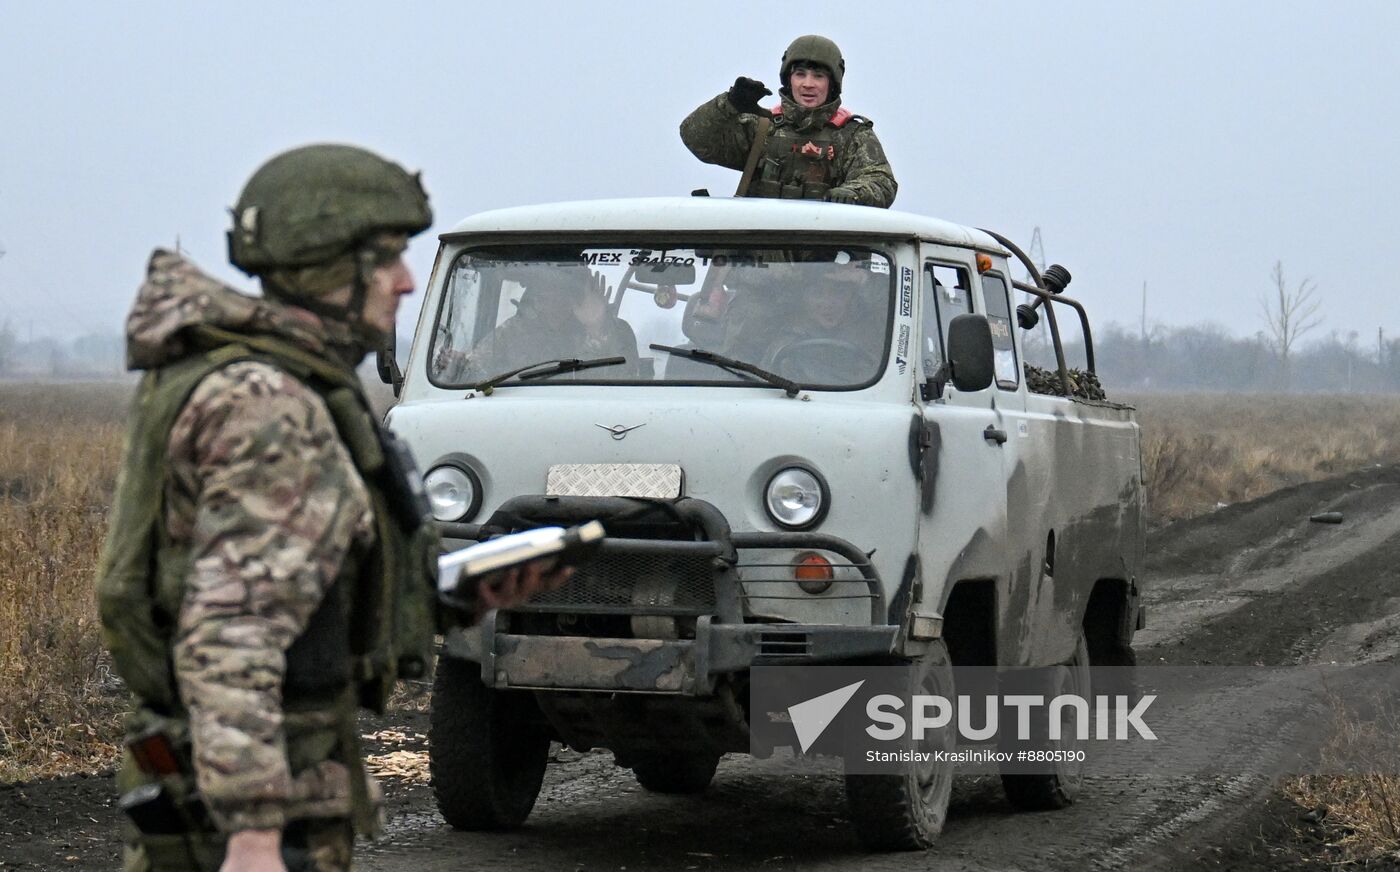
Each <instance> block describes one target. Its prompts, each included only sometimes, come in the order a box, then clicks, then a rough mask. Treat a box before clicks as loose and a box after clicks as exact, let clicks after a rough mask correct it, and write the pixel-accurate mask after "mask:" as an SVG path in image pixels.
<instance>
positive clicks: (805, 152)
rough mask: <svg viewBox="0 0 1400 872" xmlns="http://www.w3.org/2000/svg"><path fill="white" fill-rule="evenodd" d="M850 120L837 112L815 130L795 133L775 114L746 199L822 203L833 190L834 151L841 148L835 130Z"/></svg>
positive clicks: (781, 116)
mask: <svg viewBox="0 0 1400 872" xmlns="http://www.w3.org/2000/svg"><path fill="white" fill-rule="evenodd" d="M852 117H854V116H852V115H851V113H850V112H848V111H846V110H845V109H838V110H837V111H836V113H835V114H834V115H832V116H831V120H829V121H827V122H826V123H824V124H822V126H821V127H820V128H818V129H817V130H808V131H799V130H796V129H794V128H793V126H792V125H791V124H789V123H787V121H786V119H785V118H784V117H783V115H782V114H781V112H779V113H776V114H775V115H774V118H773V128H772V131H771V132H770V133H769V136H768V141H767V142H766V143H765V144H764V148H763V156H762V157H761V158H760V160H759V165H758V171H757V174H756V176H755V178H754V181H753V184H752V187H751V188H750V193H749V196H751V197H772V198H776V199H783V200H825V199H826V195H827V192H828V191H830V190H831V189H832V188H833V187H834V184H833V182H832V179H833V176H834V175H835V173H836V167H837V158H838V151H839V150H840V149H841V148H843V147H844V144H843V143H838V141H837V135H836V131H838V130H840V129H841V128H842V127H843V126H845V124H846V122H847V121H849V120H850V119H851V118H852Z"/></svg>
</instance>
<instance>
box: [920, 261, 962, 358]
mask: <svg viewBox="0 0 1400 872" xmlns="http://www.w3.org/2000/svg"><path fill="white" fill-rule="evenodd" d="M971 311H972V280H971V278H970V273H969V272H968V270H967V268H966V267H961V266H950V265H948V264H941V263H928V264H925V265H924V312H923V324H922V325H920V326H921V328H922V329H921V333H922V336H921V337H920V344H919V360H920V365H921V366H922V367H923V377H924V378H928V377H929V376H931V375H933V372H934V370H936V369H938V365H939V364H941V363H942V362H943V361H944V359H945V357H946V355H947V352H946V350H945V349H946V348H947V346H948V325H949V324H950V323H952V320H953V319H954V318H955V317H957V316H958V315H965V314H967V313H968V312H971Z"/></svg>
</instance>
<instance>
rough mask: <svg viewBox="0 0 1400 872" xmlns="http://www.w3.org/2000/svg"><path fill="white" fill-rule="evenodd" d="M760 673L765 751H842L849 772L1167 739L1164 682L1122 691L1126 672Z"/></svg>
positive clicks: (1047, 765)
mask: <svg viewBox="0 0 1400 872" xmlns="http://www.w3.org/2000/svg"><path fill="white" fill-rule="evenodd" d="M753 675H754V681H753V684H752V685H751V688H750V702H751V705H750V708H751V711H752V717H751V719H750V736H751V739H752V746H753V747H752V752H753V753H754V754H755V756H760V757H766V756H768V755H771V754H773V753H774V752H776V751H778V750H779V749H784V748H786V749H791V753H793V754H796V755H798V756H799V757H800V758H801V759H803V760H809V761H811V762H813V763H816V762H818V761H820V760H823V759H825V760H840V761H842V762H843V764H844V765H845V767H846V771H847V772H848V773H851V772H856V773H865V772H869V773H879V772H891V771H898V769H897V767H898V766H899V765H900V764H905V765H907V764H909V763H916V764H917V763H944V762H947V763H956V764H959V765H963V764H973V765H974V766H982V767H986V766H991V767H992V769H993V771H995V770H996V769H997V768H998V767H1001V771H1002V772H1003V773H1005V772H1008V771H1011V772H1016V771H1033V772H1038V771H1044V770H1052V769H1054V768H1055V767H1056V766H1059V765H1061V764H1065V763H1080V762H1083V761H1084V760H1085V758H1086V754H1087V753H1088V752H1090V751H1091V750H1092V751H1093V753H1095V754H1099V753H1103V752H1107V749H1108V748H1109V747H1110V746H1116V747H1120V748H1126V747H1132V748H1134V749H1141V748H1143V747H1144V746H1147V745H1155V744H1159V742H1158V735H1157V733H1158V730H1157V724H1156V720H1157V717H1156V711H1155V709H1154V708H1153V705H1154V703H1156V702H1157V701H1158V696H1157V694H1156V693H1147V694H1139V693H1137V692H1136V691H1134V692H1131V693H1117V692H1115V691H1117V690H1118V689H1120V688H1122V687H1123V682H1121V681H1119V682H1117V683H1113V682H1104V684H1103V685H1100V692H1098V693H1095V694H1092V695H1090V694H1089V693H1076V692H1073V691H1074V690H1076V689H1077V688H1075V687H1073V686H1072V683H1077V684H1082V685H1085V686H1087V685H1089V683H1090V682H1087V681H1082V680H1077V679H1076V678H1075V677H1072V676H1071V677H1070V678H1066V677H1065V675H1064V673H1063V671H1060V672H1057V671H1055V670H1041V671H1030V670H1027V671H1023V672H1022V673H1018V674H1015V675H1011V676H1008V675H1004V674H999V673H998V672H997V671H996V670H994V669H981V670H964V671H960V672H957V673H956V674H955V675H954V676H952V678H953V680H951V681H949V680H946V677H945V676H939V675H930V674H928V673H919V672H916V671H911V670H910V669H908V668H905V667H899V666H889V665H879V666H862V667H857V666H832V667H824V668H820V669H806V670H802V669H796V668H792V667H774V668H772V669H771V670H769V669H765V670H758V669H755V670H754V673H753ZM930 681H932V682H934V683H933V684H930V683H929V682H930ZM945 688H946V690H945ZM1041 688H1044V690H1043V691H1042V690H1041ZM1104 691H1107V692H1104ZM1095 749H1097V750H1095ZM1132 753H1139V751H1138V750H1135V751H1133V752H1132ZM1007 764H1010V766H1011V767H1012V768H1009V769H1008V768H1007ZM892 767H894V768H892Z"/></svg>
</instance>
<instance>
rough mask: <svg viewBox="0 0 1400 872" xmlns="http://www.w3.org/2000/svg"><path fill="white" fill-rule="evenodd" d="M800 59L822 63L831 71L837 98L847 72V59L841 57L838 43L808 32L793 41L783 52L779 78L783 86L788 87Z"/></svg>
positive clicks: (832, 95)
mask: <svg viewBox="0 0 1400 872" xmlns="http://www.w3.org/2000/svg"><path fill="white" fill-rule="evenodd" d="M799 61H808V62H810V63H814V64H820V65H821V66H823V67H826V69H827V70H828V71H829V72H830V73H831V97H832V98H833V99H835V98H836V97H838V96H840V94H841V78H842V76H844V75H845V74H846V61H845V59H844V58H842V57H841V49H840V48H838V47H837V46H836V43H834V42H832V41H831V40H829V39H827V38H826V37H824V36H817V35H816V34H808V35H806V36H799V37H798V38H797V39H794V40H793V41H792V45H790V46H788V47H787V51H785V52H783V65H782V68H781V69H780V70H779V72H778V76H779V78H781V79H782V80H783V87H784V88H788V87H790V85H789V84H788V78H789V77H790V76H791V75H792V68H793V67H794V66H796V65H797V63H798V62H799Z"/></svg>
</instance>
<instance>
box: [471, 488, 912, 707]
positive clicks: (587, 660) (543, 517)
mask: <svg viewBox="0 0 1400 872" xmlns="http://www.w3.org/2000/svg"><path fill="white" fill-rule="evenodd" d="M653 511H656V512H660V513H662V514H664V515H666V516H669V517H674V518H677V519H679V520H682V521H684V522H686V524H687V526H688V527H689V528H691V529H693V530H695V531H696V533H697V534H698V536H697V538H698V539H699V541H695V540H691V541H678V540H664V539H663V540H657V539H627V538H609V539H608V540H607V541H605V542H604V544H603V548H604V552H605V553H606V552H612V553H614V554H622V553H651V554H655V553H674V554H687V555H698V553H699V552H701V551H703V552H705V556H706V557H708V558H711V559H712V560H713V566H714V567H715V572H716V582H717V584H716V594H718V595H719V597H718V599H719V601H718V602H717V603H716V614H715V615H701V616H699V617H698V618H697V619H696V623H695V638H694V639H637V638H596V637H592V636H555V635H522V634H516V633H509V632H498V631H497V629H496V624H495V622H494V621H492V620H490V619H488V620H486V621H485V622H483V623H482V624H481V625H479V626H476V627H472V628H469V629H454V630H452V631H451V632H450V633H448V635H447V639H446V653H447V654H448V655H449V656H452V657H456V658H461V659H465V660H471V661H473V662H477V663H480V664H481V677H482V680H483V681H484V682H485V683H486V685H487V686H489V687H518V688H535V689H553V690H574V691H606V692H636V693H666V694H679V695H696V696H700V695H706V694H708V693H710V692H712V691H713V689H714V686H715V680H716V678H717V677H719V676H721V675H724V674H727V673H734V672H740V671H743V670H746V669H748V668H750V667H751V666H762V665H773V664H791V663H824V662H840V661H846V660H852V659H857V658H862V657H873V656H881V655H885V654H889V653H891V652H893V651H894V650H895V649H896V646H897V645H898V636H899V631H900V626H899V618H900V616H898V615H892V614H890V608H889V607H888V606H887V604H886V601H885V596H884V587H883V585H882V583H881V580H880V577H879V574H878V573H877V572H876V571H875V568H874V566H873V565H872V564H871V563H870V559H869V557H868V556H867V555H865V554H864V553H862V552H861V551H860V549H858V548H856V547H855V546H854V545H852V544H851V543H850V542H847V541H846V540H844V539H841V538H838V537H836V536H829V535H825V534H820V533H811V532H805V533H804V532H773V533H732V532H731V531H730V530H729V524H728V522H727V520H726V519H725V518H724V516H723V514H722V513H721V512H720V511H719V510H718V509H717V508H715V507H714V506H713V505H711V504H709V503H707V502H704V501H702V500H696V499H688V498H682V499H679V500H665V501H662V500H639V499H630V498H619V497H602V498H596V497H542V496H522V497H516V498H514V499H512V500H509V501H508V502H506V503H505V504H504V505H502V506H501V508H500V509H499V510H497V512H496V513H494V514H493V515H492V517H491V520H490V521H488V522H487V523H486V524H484V525H481V526H477V525H473V524H445V525H443V528H444V529H443V533H444V535H446V536H447V537H449V538H453V539H462V540H479V539H483V538H488V537H489V536H490V535H491V534H493V533H496V532H507V531H509V530H513V529H522V528H525V527H529V526H538V525H540V524H542V523H556V524H557V523H564V524H569V523H580V522H582V521H585V520H590V519H593V518H601V519H602V520H603V522H604V524H605V525H606V524H608V522H609V519H610V518H618V519H633V518H636V517H637V516H638V514H639V513H644V514H645V513H650V512H653ZM789 548H794V549H818V550H824V551H830V552H832V553H835V554H838V555H840V556H841V557H843V558H844V559H846V560H848V561H849V562H850V567H849V568H850V569H851V570H853V571H856V572H858V573H859V575H860V577H861V580H862V581H863V582H864V583H865V587H866V590H867V593H866V594H865V595H864V596H863V598H867V599H868V600H869V603H870V625H869V626H859V625H846V624H839V625H838V624H791V623H744V618H743V609H742V605H741V601H742V598H743V592H742V585H743V584H744V582H741V581H740V580H739V579H738V577H737V575H736V573H735V567H736V565H738V564H739V559H738V552H739V551H740V550H742V549H789Z"/></svg>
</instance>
